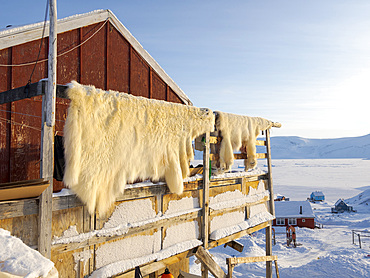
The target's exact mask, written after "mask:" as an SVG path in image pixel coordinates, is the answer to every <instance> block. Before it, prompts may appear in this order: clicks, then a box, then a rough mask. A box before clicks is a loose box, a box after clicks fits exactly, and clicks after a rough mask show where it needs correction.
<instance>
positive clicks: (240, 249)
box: [224, 240, 244, 253]
mask: <svg viewBox="0 0 370 278" xmlns="http://www.w3.org/2000/svg"><path fill="white" fill-rule="evenodd" d="M226 246H229V247H231V248H232V249H234V250H236V251H238V252H240V253H241V252H243V249H244V245H243V244H241V243H240V242H237V241H236V240H232V241H229V242H227V243H225V245H224V248H226Z"/></svg>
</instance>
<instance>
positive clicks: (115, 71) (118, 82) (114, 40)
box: [107, 25, 130, 93]
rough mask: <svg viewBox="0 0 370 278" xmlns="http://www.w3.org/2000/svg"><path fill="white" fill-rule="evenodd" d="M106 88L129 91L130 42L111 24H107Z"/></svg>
mask: <svg viewBox="0 0 370 278" xmlns="http://www.w3.org/2000/svg"><path fill="white" fill-rule="evenodd" d="M107 55H108V57H107V59H108V65H107V85H108V89H110V90H115V91H118V92H125V93H128V92H129V91H130V44H129V43H128V42H127V41H126V39H125V38H124V37H123V36H122V35H121V34H120V33H119V32H118V31H117V30H116V29H115V28H113V26H112V25H109V26H108V51H107Z"/></svg>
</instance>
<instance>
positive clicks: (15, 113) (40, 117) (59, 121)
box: [0, 109, 65, 122]
mask: <svg viewBox="0 0 370 278" xmlns="http://www.w3.org/2000/svg"><path fill="white" fill-rule="evenodd" d="M0 111H2V112H8V113H12V114H18V115H22V116H29V117H34V118H39V119H41V118H42V117H41V116H36V115H31V114H24V113H19V112H14V111H10V110H3V109H0ZM55 120H56V121H59V122H65V120H57V119H55Z"/></svg>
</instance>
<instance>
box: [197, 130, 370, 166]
mask: <svg viewBox="0 0 370 278" xmlns="http://www.w3.org/2000/svg"><path fill="white" fill-rule="evenodd" d="M262 140H263V139H262ZM262 148H264V147H259V146H257V151H258V149H260V151H259V152H263V151H264V150H263V149H262ZM271 156H272V158H273V159H289V158H291V159H318V158H365V159H370V134H368V135H365V136H360V137H346V138H338V139H306V138H301V137H297V136H276V137H271ZM194 159H199V160H202V159H203V153H202V152H200V151H195V157H194Z"/></svg>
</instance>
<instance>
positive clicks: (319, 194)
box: [309, 191, 325, 202]
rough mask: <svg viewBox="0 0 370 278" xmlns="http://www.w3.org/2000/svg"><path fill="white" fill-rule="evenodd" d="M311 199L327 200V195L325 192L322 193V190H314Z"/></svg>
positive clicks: (311, 200)
mask: <svg viewBox="0 0 370 278" xmlns="http://www.w3.org/2000/svg"><path fill="white" fill-rule="evenodd" d="M309 201H310V202H322V201H325V195H324V193H322V191H314V192H312V193H311V195H310V198H309Z"/></svg>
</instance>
